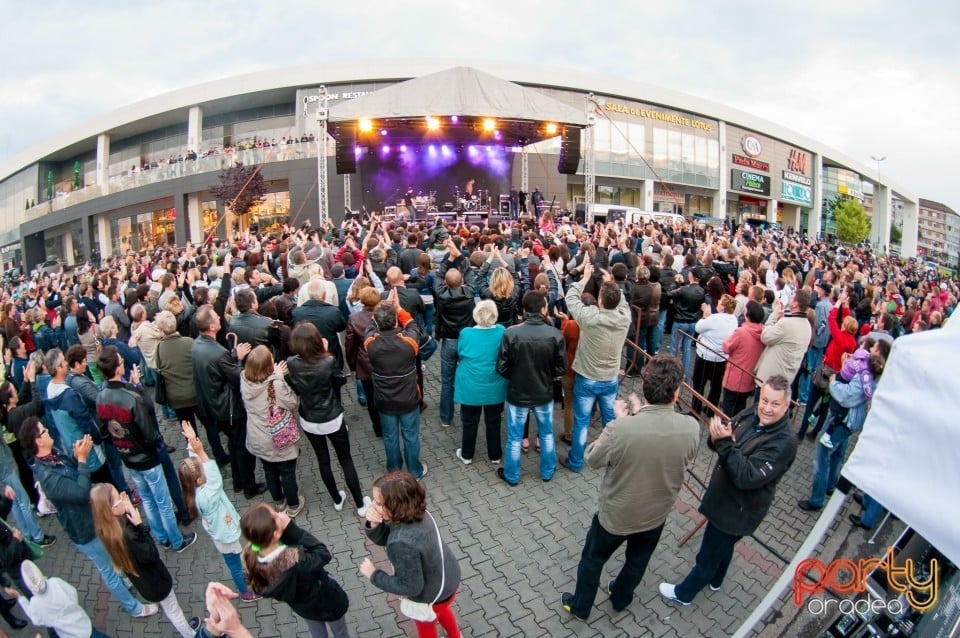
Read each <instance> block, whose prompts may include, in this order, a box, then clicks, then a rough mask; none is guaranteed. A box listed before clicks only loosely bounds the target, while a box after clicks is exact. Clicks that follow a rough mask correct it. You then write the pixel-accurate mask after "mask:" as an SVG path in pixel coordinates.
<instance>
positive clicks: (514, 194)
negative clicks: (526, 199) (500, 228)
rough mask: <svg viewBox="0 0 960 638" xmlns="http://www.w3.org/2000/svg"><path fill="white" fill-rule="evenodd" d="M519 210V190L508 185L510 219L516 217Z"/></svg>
mask: <svg viewBox="0 0 960 638" xmlns="http://www.w3.org/2000/svg"><path fill="white" fill-rule="evenodd" d="M519 212H520V191H518V190H517V187H516V186H511V187H510V219H516V218H517V214H518V213H519Z"/></svg>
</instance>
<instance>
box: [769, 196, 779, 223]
mask: <svg viewBox="0 0 960 638" xmlns="http://www.w3.org/2000/svg"><path fill="white" fill-rule="evenodd" d="M767 221H768V222H775V221H777V200H776V199H771V200H770V201H768V202H767Z"/></svg>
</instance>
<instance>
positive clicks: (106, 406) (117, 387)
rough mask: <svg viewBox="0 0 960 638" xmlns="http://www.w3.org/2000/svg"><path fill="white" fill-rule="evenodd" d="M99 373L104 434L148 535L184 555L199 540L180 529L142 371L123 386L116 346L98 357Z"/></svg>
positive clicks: (120, 358) (121, 364) (98, 407)
mask: <svg viewBox="0 0 960 638" xmlns="http://www.w3.org/2000/svg"><path fill="white" fill-rule="evenodd" d="M97 368H98V369H99V370H100V373H101V374H103V377H104V379H106V380H107V383H106V385H105V386H104V387H103V389H102V390H100V394H99V395H98V396H97V417H98V418H99V419H100V434H101V435H102V436H103V437H104V438H109V439H110V440H111V442H112V443H113V445H114V447H116V448H117V451H118V452H119V453H120V458H121V459H122V460H123V464H124V465H125V466H126V468H127V471H128V472H130V478H131V479H133V483H134V485H136V486H137V491H139V492H140V498H141V499H142V500H143V511H144V513H145V514H146V516H147V523H148V524H149V525H150V531H152V532H153V534H154V535H155V536H156V537H157V540H158V541H160V544H161V545H164V546H165V547H169V548H172V549H173V550H174V551H177V552H182V551H183V550H185V549H186V548H187V547H190V545H192V544H193V543H194V542H195V541H196V540H197V534H196V532H192V533H190V534H189V535H187V536H183V535H182V534H181V533H180V529H179V528H178V527H177V517H176V515H175V514H174V512H173V501H172V499H171V497H170V489H169V488H168V487H167V481H166V477H165V476H164V473H163V467H162V466H161V459H160V453H159V450H158V447H159V446H160V445H163V439H162V438H161V437H160V430H159V428H158V427H157V416H156V413H155V408H154V405H153V401H151V400H150V399H149V398H147V397H146V396H145V395H144V394H143V390H142V387H141V386H140V385H139V384H140V371H139V369H138V368H137V367H136V366H135V367H134V369H133V373H132V374H131V375H130V383H125V382H124V381H123V375H124V365H123V357H121V356H120V353H119V352H117V349H116V348H114V347H113V346H107V347H106V348H104V349H103V351H102V352H101V353H100V356H99V357H98V358H97ZM178 487H179V486H178Z"/></svg>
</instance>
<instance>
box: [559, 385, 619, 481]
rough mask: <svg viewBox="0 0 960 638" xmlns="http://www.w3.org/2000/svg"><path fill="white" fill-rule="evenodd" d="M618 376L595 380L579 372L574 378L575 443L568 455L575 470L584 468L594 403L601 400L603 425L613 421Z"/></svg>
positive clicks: (568, 463) (570, 466)
mask: <svg viewBox="0 0 960 638" xmlns="http://www.w3.org/2000/svg"><path fill="white" fill-rule="evenodd" d="M619 386H620V380H619V378H618V377H614V378H613V379H610V380H609V381H595V380H593V379H588V378H586V377H585V376H582V375H580V374H578V375H577V376H575V377H574V379H573V436H572V438H573V445H572V446H571V447H570V456H569V457H567V467H569V468H570V469H571V470H573V471H574V472H579V471H580V470H581V469H582V468H583V453H584V450H586V448H587V430H589V429H590V413H591V412H593V405H594V404H595V403H596V402H597V401H599V402H600V417H601V420H602V422H603V427H607V423H610V421H613V419H614V418H615V415H614V414H613V404H614V402H615V401H616V400H617V389H618V388H619Z"/></svg>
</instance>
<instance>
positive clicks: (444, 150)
mask: <svg viewBox="0 0 960 638" xmlns="http://www.w3.org/2000/svg"><path fill="white" fill-rule="evenodd" d="M440 152H441V153H443V154H444V155H449V154H450V147H449V146H447V145H446V144H444V145H443V146H441V147H440Z"/></svg>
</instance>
